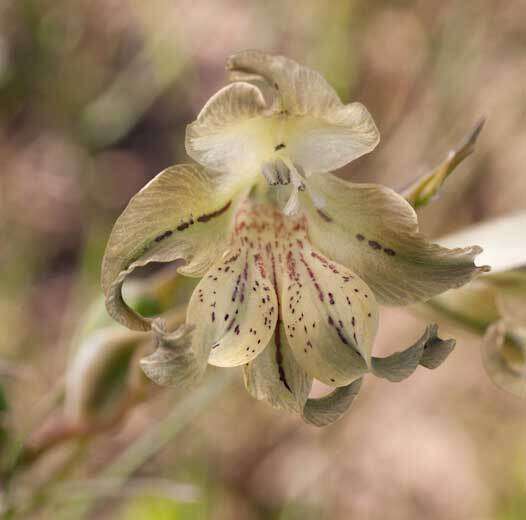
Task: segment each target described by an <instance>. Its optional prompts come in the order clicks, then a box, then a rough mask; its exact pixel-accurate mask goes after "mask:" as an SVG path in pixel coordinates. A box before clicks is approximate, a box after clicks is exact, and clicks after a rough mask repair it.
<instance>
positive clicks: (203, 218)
mask: <svg viewBox="0 0 526 520" xmlns="http://www.w3.org/2000/svg"><path fill="white" fill-rule="evenodd" d="M231 204H232V201H230V200H229V201H228V202H227V203H226V204H225V205H224V206H223V207H222V208H219V209H218V210H217V211H213V212H212V213H206V214H205V215H201V216H200V217H197V222H208V221H209V220H211V219H213V218H215V217H219V215H221V214H222V213H224V212H225V211H227V210H228V208H229V207H230V205H231Z"/></svg>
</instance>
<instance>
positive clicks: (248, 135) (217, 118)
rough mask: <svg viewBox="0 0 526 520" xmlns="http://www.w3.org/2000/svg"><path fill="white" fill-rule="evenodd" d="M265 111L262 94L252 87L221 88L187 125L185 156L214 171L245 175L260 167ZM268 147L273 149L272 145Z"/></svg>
mask: <svg viewBox="0 0 526 520" xmlns="http://www.w3.org/2000/svg"><path fill="white" fill-rule="evenodd" d="M266 112H268V108H267V106H266V103H265V100H264V98H263V95H262V93H261V91H260V90H259V89H258V88H257V87H255V86H254V85H251V84H249V83H244V82H238V83H233V84H231V85H228V86H226V87H224V88H222V89H221V90H220V91H219V92H217V93H216V94H215V95H214V96H212V97H211V98H210V99H209V100H208V102H207V103H206V105H205V106H204V107H203V109H202V110H201V112H200V113H199V115H198V116H197V120H196V121H195V122H194V123H192V124H190V125H188V127H187V130H186V141H185V142H186V151H187V153H188V155H189V156H190V157H192V158H193V159H195V160H196V161H197V162H199V163H200V164H202V165H204V166H207V167H209V168H212V169H213V170H217V171H233V170H236V171H238V172H239V171H242V172H246V171H247V169H248V168H249V167H250V166H252V167H254V166H257V165H259V163H260V160H261V158H260V155H261V154H260V153H258V152H259V151H261V152H263V154H264V151H265V141H266V133H267V132H265V130H266V126H265V121H264V120H263V118H262V116H263V115H264V114H265V113H266ZM267 148H268V150H272V147H271V144H268V146H267ZM254 173H257V172H254Z"/></svg>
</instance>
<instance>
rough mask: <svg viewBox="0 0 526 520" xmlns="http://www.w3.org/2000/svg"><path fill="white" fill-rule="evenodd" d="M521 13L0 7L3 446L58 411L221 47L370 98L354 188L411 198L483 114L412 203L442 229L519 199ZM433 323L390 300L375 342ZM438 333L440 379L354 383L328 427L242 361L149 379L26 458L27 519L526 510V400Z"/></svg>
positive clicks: (463, 343)
mask: <svg viewBox="0 0 526 520" xmlns="http://www.w3.org/2000/svg"><path fill="white" fill-rule="evenodd" d="M525 13H526V4H525V3H524V1H522V0H509V1H507V2H502V1H499V0H479V1H477V2H464V1H454V0H444V1H441V2H424V1H418V0H414V1H411V0H407V1H402V0H400V1H377V2H369V1H367V0H352V1H339V0H336V1H331V2H319V1H313V0H312V1H311V0H303V1H302V2H296V1H285V0H280V1H274V0H273V1H269V2H244V1H241V0H216V1H213V2H212V1H208V2H199V1H196V0H149V1H148V2H141V1H132V0H129V1H127V0H75V1H70V0H2V1H1V2H0V232H1V241H0V266H1V274H0V316H1V319H0V379H1V385H2V392H1V394H0V396H1V397H2V399H0V405H1V406H0V438H8V437H9V438H10V439H15V440H16V441H15V446H16V445H17V443H21V442H23V440H24V439H25V438H27V437H28V436H29V437H31V435H33V434H34V432H35V431H38V430H39V428H42V425H44V424H46V422H47V421H48V419H49V417H50V416H53V414H56V413H58V412H57V410H58V409H60V407H61V397H60V394H61V392H62V391H63V390H62V386H61V385H62V381H63V379H64V373H65V372H66V371H67V367H68V360H69V359H70V358H71V356H72V352H74V350H75V338H76V331H77V330H78V329H79V327H81V325H82V323H83V320H85V315H86V312H87V309H88V307H89V306H90V304H91V302H92V301H93V300H96V299H100V293H101V290H100V287H99V269H100V261H101V257H102V254H103V251H104V246H105V242H106V240H107V238H108V235H109V232H110V229H111V226H112V223H113V222H114V220H115V218H116V217H117V216H118V215H119V213H120V212H121V211H122V209H123V208H124V206H125V205H126V203H127V201H128V200H129V198H130V197H131V196H132V195H133V194H134V193H135V192H136V191H137V190H138V189H139V188H140V187H142V186H143V185H144V184H145V183H146V182H147V181H148V180H149V179H150V178H152V177H153V176H154V175H155V174H156V173H157V172H159V171H160V170H161V169H163V168H165V167H167V166H169V165H171V164H174V163H179V162H186V161H188V158H187V157H186V155H185V151H184V133H185V126H186V125H187V124H188V123H189V122H191V121H192V120H193V118H194V117H195V115H196V113H197V112H198V111H199V110H200V108H201V107H202V105H203V104H204V103H205V102H206V100H207V99H208V98H209V97H210V96H211V95H212V94H213V93H214V92H215V91H216V90H217V89H218V88H219V87H220V86H222V85H223V84H224V82H225V73H224V63H225V59H226V57H227V56H228V55H229V54H231V53H233V52H236V51H238V50H242V49H245V48H259V49H262V50H267V51H273V52H281V53H284V54H287V55H288V56H290V57H292V58H294V59H296V60H297V61H300V62H302V63H305V64H307V65H309V66H311V67H313V68H316V69H318V70H319V71H320V72H322V73H323V74H324V75H325V77H326V78H327V79H328V80H329V82H330V83H332V84H333V85H334V86H335V88H336V89H337V91H338V93H339V94H340V95H341V97H342V99H343V100H344V101H350V100H359V101H361V102H363V103H364V104H365V105H366V106H367V107H368V108H369V110H370V111H371V113H372V114H373V117H374V118H375V120H376V122H377V125H378V127H379V129H380V132H381V134H382V141H381V143H380V145H379V147H378V148H377V150H376V151H375V152H374V153H372V154H371V155H369V156H365V157H363V158H361V159H359V160H358V161H356V162H354V163H353V164H352V165H351V166H349V167H347V168H346V169H345V170H343V171H342V172H341V173H342V175H344V176H347V177H351V176H352V178H353V179H354V180H358V181H363V180H367V181H379V182H382V183H384V184H387V185H389V186H391V187H394V188H401V187H403V186H404V185H406V184H407V183H408V182H410V181H411V180H413V179H414V178H416V177H417V176H418V175H420V174H422V173H425V172H426V171H427V170H428V169H430V168H431V167H433V166H435V165H436V164H437V163H438V162H439V161H440V160H442V159H443V158H444V157H445V155H446V153H447V151H448V150H449V149H450V148H451V147H453V146H455V145H457V144H458V143H459V142H460V141H461V139H462V138H463V136H464V135H465V134H466V133H467V132H469V130H470V129H471V128H472V127H473V125H474V124H475V123H476V121H477V120H478V119H479V118H480V117H481V116H485V117H486V118H487V123H486V126H485V128H484V130H483V133H482V135H481V137H480V140H479V142H478V145H477V151H476V153H475V154H474V155H473V156H471V157H470V158H468V159H467V160H466V161H465V163H463V164H462V165H461V166H460V168H459V170H458V171H457V172H456V173H455V174H454V175H453V176H452V177H451V178H450V179H449V180H448V182H447V184H446V185H445V187H444V189H443V191H442V194H441V197H440V198H439V200H437V201H435V202H434V203H433V204H432V205H431V206H429V207H427V208H425V209H424V210H423V211H421V215H420V217H421V222H422V228H423V229H424V230H425V231H426V232H427V233H429V234H430V235H432V236H434V237H438V236H440V235H442V234H445V233H447V232H450V231H453V230H456V229H460V228H462V227H463V226H465V225H468V224H470V223H474V222H478V221H482V220H485V219H488V218H491V217H494V216H497V215H502V214H505V213H506V212H509V211H512V210H515V209H518V208H522V209H525V208H526V176H525V172H524V165H525V164H526V146H525V143H526V141H525V140H526V124H525V121H526V86H525V85H526V84H525V81H524V79H525V78H526V31H525V29H524V27H525ZM425 323H426V321H425V319H423V318H422V317H420V316H419V315H415V314H414V313H411V312H408V311H407V310H403V309H396V310H395V309H388V310H385V312H383V314H382V317H381V334H380V337H379V339H378V343H377V345H376V349H377V350H376V352H378V353H385V352H389V351H392V350H396V349H399V348H400V347H404V346H406V345H407V344H409V343H410V342H411V341H412V340H414V339H415V338H416V337H417V336H418V335H419V332H420V331H421V330H422V329H423V327H424V325H425ZM441 333H442V336H443V337H449V336H451V335H453V336H455V337H456V338H457V339H458V343H457V348H456V350H455V352H454V353H453V354H452V355H451V357H450V358H449V360H448V361H447V362H446V363H445V365H444V366H442V367H441V368H440V369H438V370H437V371H435V372H428V371H426V370H424V369H419V370H417V372H416V373H415V374H414V375H413V376H412V377H411V378H410V379H408V380H406V381H405V382H403V383H399V384H390V383H388V382H384V381H381V380H378V379H375V378H367V380H366V383H365V385H364V387H363V389H362V392H361V394H360V396H359V398H358V400H357V401H356V402H355V404H354V405H353V408H352V410H351V411H350V413H348V414H347V416H346V417H345V418H344V419H343V420H341V421H340V422H339V423H337V424H335V425H334V426H332V427H329V428H326V429H322V430H319V429H316V428H313V427H309V426H307V425H305V424H303V423H302V421H301V420H300V419H299V418H297V417H293V416H288V415H286V414H283V413H279V412H277V411H274V410H272V409H271V408H270V407H269V406H268V405H266V404H265V403H258V402H257V401H254V400H252V399H251V398H250V397H249V396H248V394H247V393H246V392H245V390H244V388H243V384H242V381H241V377H240V374H239V373H237V372H236V371H231V372H232V375H230V372H229V375H228V377H227V378H225V376H224V375H222V374H220V373H219V372H218V371H215V370H210V372H209V376H208V378H207V380H206V381H205V382H204V383H203V385H202V388H200V389H198V390H197V391H196V392H195V393H182V392H174V391H170V390H167V391H162V390H160V391H155V390H152V392H151V393H149V394H148V397H147V398H146V399H144V400H143V401H142V403H140V404H139V405H138V406H136V407H133V408H132V409H130V410H129V411H128V412H127V413H125V414H123V416H122V417H121V418H120V420H119V421H118V422H117V424H115V425H114V426H113V427H112V428H111V429H108V430H106V431H104V432H103V433H100V434H98V435H88V436H85V437H83V439H82V440H81V441H78V440H76V441H71V442H68V443H62V444H60V445H59V446H57V447H55V448H54V449H50V450H48V452H46V453H45V454H43V455H42V456H41V457H39V458H38V460H37V461H35V462H34V463H33V464H28V465H27V467H25V468H23V470H22V473H21V475H18V476H17V479H16V486H15V487H16V490H15V491H16V493H15V494H16V495H17V500H18V502H20V503H21V504H22V510H23V511H24V513H23V516H22V517H23V518H42V519H47V518H66V519H68V518H73V519H74V518H97V519H114V518H116V519H125V520H127V519H139V520H140V519H152V520H156V519H163V520H172V519H174V520H179V519H185V520H186V519H209V518H210V519H214V520H215V519H217V520H223V519H226V520H237V519H276V520H277V519H280V520H282V519H283V520H285V519H286V520H292V519H294V520H295V519H300V518H301V519H307V520H310V519H331V520H332V519H334V520H339V519H355V518H356V519H364V520H365V519H371V520H376V519H378V520H380V519H385V518H388V519H389V520H398V519H400V520H412V519H415V520H416V519H421V518H426V519H431V520H433V519H437V520H447V519H455V520H459V519H470V520H471V519H473V520H475V519H476V520H479V519H480V520H486V519H488V520H489V519H497V520H521V519H524V518H526V404H525V402H523V401H520V400H518V399H516V398H514V397H512V396H509V395H507V394H505V393H503V392H502V391H500V390H498V389H497V388H496V387H495V386H493V384H492V383H491V382H490V381H489V379H488V377H487V376H486V374H485V373H484V370H483V368H482V366H481V362H480V357H479V342H480V338H479V337H477V336H475V335H470V334H467V333H465V332H462V331H459V330H457V329H455V328H452V326H451V325H450V324H447V323H445V324H442V326H441ZM223 372H224V371H223ZM57 396H58V397H57ZM163 435H164V436H163ZM163 439H164V441H163ZM11 449H12V448H11ZM2 456H3V457H10V456H11V454H10V453H9V450H4V453H3V454H2ZM123 456H124V458H123ZM126 457H127V458H126ZM2 486H4V488H3V491H5V489H6V487H7V483H6V482H4V483H2V482H1V481H0V493H1V492H2ZM4 499H5V497H4ZM4 507H5V504H4ZM6 511H7V509H6ZM0 514H1V513H0ZM7 514H8V513H6V515H7ZM14 517H15V518H18V517H20V515H19V516H14Z"/></svg>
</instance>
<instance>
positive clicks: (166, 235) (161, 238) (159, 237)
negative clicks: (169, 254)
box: [155, 229, 173, 242]
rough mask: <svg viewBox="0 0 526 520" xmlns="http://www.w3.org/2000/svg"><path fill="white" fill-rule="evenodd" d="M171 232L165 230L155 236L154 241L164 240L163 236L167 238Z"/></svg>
mask: <svg viewBox="0 0 526 520" xmlns="http://www.w3.org/2000/svg"><path fill="white" fill-rule="evenodd" d="M172 234H173V231H172V230H171V229H169V230H168V231H165V232H164V233H163V234H162V235H159V236H158V237H155V241H156V242H161V240H164V239H165V238H168V237H169V236H171V235H172Z"/></svg>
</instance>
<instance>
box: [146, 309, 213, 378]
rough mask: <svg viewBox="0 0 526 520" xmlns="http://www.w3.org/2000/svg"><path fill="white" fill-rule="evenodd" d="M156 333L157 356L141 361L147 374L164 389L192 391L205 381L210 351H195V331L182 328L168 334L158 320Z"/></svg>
mask: <svg viewBox="0 0 526 520" xmlns="http://www.w3.org/2000/svg"><path fill="white" fill-rule="evenodd" d="M152 331H153V333H154V337H155V341H156V350H155V352H154V353H153V354H150V355H149V356H147V357H145V358H142V359H141V362H140V363H141V368H142V370H143V372H144V373H145V374H146V375H147V376H148V377H149V378H150V379H151V380H152V381H153V382H154V383H157V384H158V385H161V386H176V387H178V388H189V387H191V386H193V385H195V384H197V383H198V382H199V381H200V380H201V379H202V377H203V375H204V373H205V370H206V366H207V360H208V353H209V352H210V350H209V349H208V351H207V349H206V347H204V346H203V347H204V348H200V349H197V350H194V349H193V348H192V341H191V337H192V329H191V327H187V326H184V325H183V326H181V327H179V328H178V329H177V330H175V331H174V332H171V333H167V332H166V329H165V325H164V323H163V321H162V320H160V319H155V320H154V321H153V323H152Z"/></svg>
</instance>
